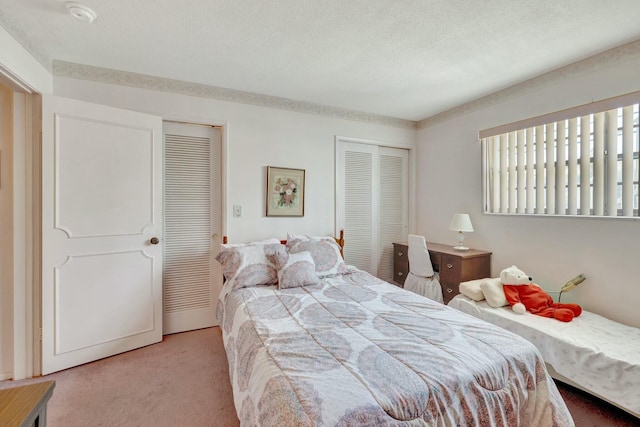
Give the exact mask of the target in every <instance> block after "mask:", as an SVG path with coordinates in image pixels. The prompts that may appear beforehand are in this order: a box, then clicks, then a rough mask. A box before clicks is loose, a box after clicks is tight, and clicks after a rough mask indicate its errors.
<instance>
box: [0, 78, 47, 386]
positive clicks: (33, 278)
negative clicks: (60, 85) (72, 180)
mask: <svg viewBox="0 0 640 427" xmlns="http://www.w3.org/2000/svg"><path fill="white" fill-rule="evenodd" d="M0 83H2V84H3V85H4V86H6V87H8V88H9V89H10V90H12V91H13V100H12V114H13V135H12V140H11V144H12V153H11V157H10V158H8V157H7V158H5V159H4V162H5V164H7V163H9V162H10V163H11V166H12V178H11V180H10V182H7V183H6V184H4V185H10V186H12V190H13V198H12V206H11V208H10V209H11V210H12V215H13V219H12V223H13V233H12V244H11V253H10V254H9V255H10V257H11V258H12V276H13V284H12V286H11V287H12V291H13V299H12V301H10V302H8V303H7V305H6V306H11V308H12V328H11V336H10V337H2V338H7V341H10V343H11V352H12V355H13V361H12V363H11V373H10V375H5V374H4V373H0V380H4V379H9V378H12V379H14V380H18V379H23V378H28V377H32V376H34V375H35V374H37V373H38V372H39V366H40V363H39V360H36V357H35V354H36V353H39V343H40V336H39V330H40V313H39V307H40V305H39V303H40V300H39V292H35V285H36V284H37V283H38V278H39V271H40V270H39V262H38V251H39V247H40V246H39V235H40V233H39V225H38V224H39V218H40V216H39V200H40V195H39V194H40V193H39V188H40V187H39V176H40V175H39V170H38V165H39V149H38V147H39V143H40V108H39V103H40V96H39V94H38V93H36V92H35V90H34V89H33V88H31V87H30V86H29V85H27V84H26V83H25V82H23V81H22V80H21V79H19V78H18V77H17V76H15V75H13V74H10V72H9V71H8V70H6V69H5V68H4V67H1V66H0ZM7 154H9V153H7Z"/></svg>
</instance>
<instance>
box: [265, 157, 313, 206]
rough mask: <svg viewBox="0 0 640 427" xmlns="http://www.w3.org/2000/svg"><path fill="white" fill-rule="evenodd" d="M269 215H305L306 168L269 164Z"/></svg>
mask: <svg viewBox="0 0 640 427" xmlns="http://www.w3.org/2000/svg"><path fill="white" fill-rule="evenodd" d="M267 216H304V169H289V168H277V167H274V166H267Z"/></svg>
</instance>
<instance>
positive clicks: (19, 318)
mask: <svg viewBox="0 0 640 427" xmlns="http://www.w3.org/2000/svg"><path fill="white" fill-rule="evenodd" d="M0 82H2V83H3V84H6V85H7V86H9V87H11V88H12V89H13V90H14V93H22V94H23V95H24V97H25V102H24V104H25V105H24V108H21V109H20V110H19V111H18V113H20V114H22V122H23V123H24V134H23V138H21V139H20V140H17V139H14V141H13V144H14V147H24V155H22V156H21V157H20V158H19V159H17V160H16V158H15V157H14V159H13V167H14V176H16V175H15V174H16V172H15V171H17V170H20V171H22V173H24V175H23V176H24V181H23V185H21V187H20V189H19V190H20V191H21V193H22V194H21V195H20V197H21V198H22V200H24V201H25V203H24V205H20V206H14V215H16V214H19V215H20V216H19V217H20V218H24V227H25V232H24V233H21V237H20V239H15V238H14V250H20V251H21V252H22V253H24V257H20V259H19V260H17V261H16V262H17V265H16V264H14V269H20V270H21V271H24V277H25V281H24V282H21V283H18V282H17V281H14V285H13V292H14V298H13V301H12V306H13V336H12V337H11V338H12V345H13V367H12V368H13V369H12V377H13V379H22V378H30V377H34V376H38V375H41V373H42V366H41V359H42V349H41V326H42V321H41V295H40V282H41V270H40V260H39V257H40V256H41V249H40V248H41V239H40V225H39V224H40V220H41V215H40V214H41V203H40V198H41V196H40V193H41V189H40V185H39V182H40V162H41V158H40V144H41V132H42V129H41V127H42V117H41V97H40V92H39V91H38V90H36V89H35V88H33V87H31V86H30V85H29V84H28V83H26V82H25V81H24V80H22V79H20V78H19V76H16V75H14V74H13V73H11V72H10V71H9V70H7V69H6V68H5V67H4V66H2V64H0ZM14 110H15V109H14ZM14 114H16V112H15V111H14ZM158 115H159V116H160V117H161V118H162V120H166V121H176V122H184V123H193V124H202V125H209V126H216V127H219V128H220V132H221V153H220V154H221V165H220V167H221V171H220V172H221V186H222V191H221V200H220V203H221V206H220V209H221V233H222V235H226V234H227V222H228V214H227V206H228V193H227V181H228V179H227V171H228V170H229V168H228V133H229V125H228V122H227V121H226V120H217V119H208V118H207V119H203V118H202V117H193V116H182V115H176V114H158ZM2 379H3V378H0V380H2Z"/></svg>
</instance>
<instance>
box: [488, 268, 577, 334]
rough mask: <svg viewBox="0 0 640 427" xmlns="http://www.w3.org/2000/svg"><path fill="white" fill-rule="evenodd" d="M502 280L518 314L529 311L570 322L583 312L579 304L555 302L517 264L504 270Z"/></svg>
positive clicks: (509, 301)
mask: <svg viewBox="0 0 640 427" xmlns="http://www.w3.org/2000/svg"><path fill="white" fill-rule="evenodd" d="M500 281H501V282H502V288H503V289H504V296H505V297H506V298H507V302H508V303H509V305H510V306H511V309H512V310H513V311H515V312H516V313H518V314H524V313H525V311H528V312H530V313H532V314H535V315H537V316H542V317H553V318H555V319H558V320H560V321H562V322H570V321H571V320H573V318H574V317H578V316H580V314H581V313H582V308H581V307H580V306H579V305H578V304H561V303H557V302H553V299H552V298H551V297H550V296H549V294H548V293H546V292H545V291H544V290H543V289H542V288H541V287H540V286H538V285H536V284H535V283H532V282H531V277H529V276H527V275H526V274H525V273H524V272H523V271H522V270H520V269H519V268H518V267H516V266H515V265H512V266H511V267H508V268H505V269H504V270H502V272H501V273H500Z"/></svg>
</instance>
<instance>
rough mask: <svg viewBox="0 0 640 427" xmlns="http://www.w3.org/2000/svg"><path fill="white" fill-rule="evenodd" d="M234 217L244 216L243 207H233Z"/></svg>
mask: <svg viewBox="0 0 640 427" xmlns="http://www.w3.org/2000/svg"><path fill="white" fill-rule="evenodd" d="M233 216H234V217H235V218H240V217H241V216H242V205H233Z"/></svg>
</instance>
